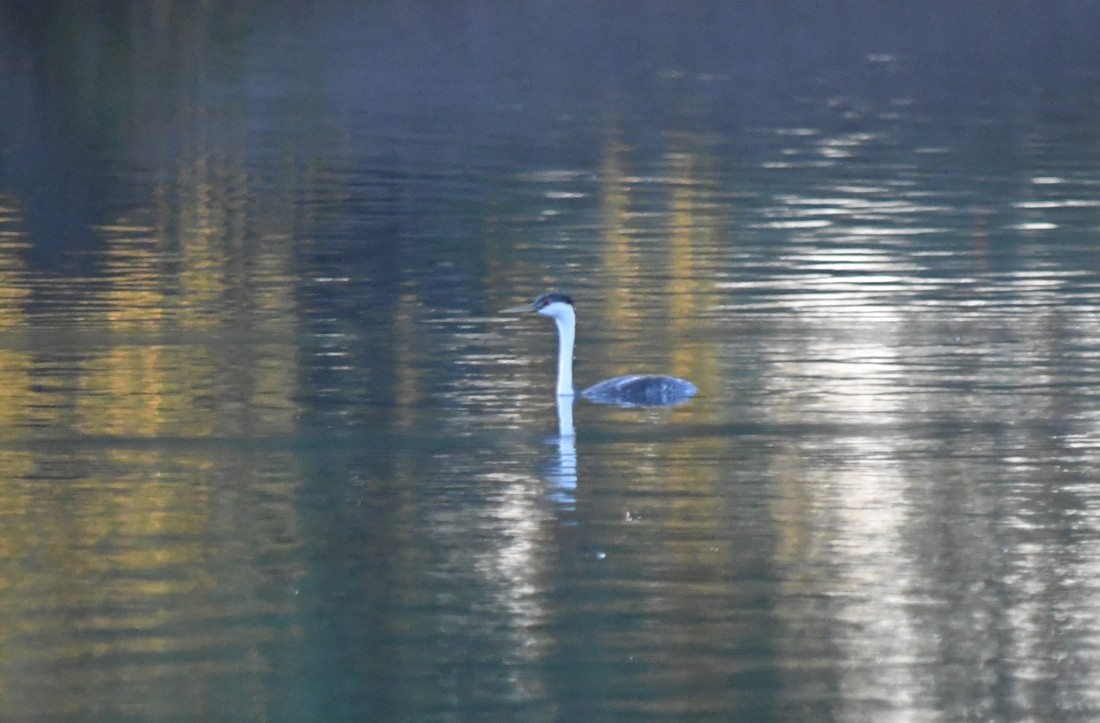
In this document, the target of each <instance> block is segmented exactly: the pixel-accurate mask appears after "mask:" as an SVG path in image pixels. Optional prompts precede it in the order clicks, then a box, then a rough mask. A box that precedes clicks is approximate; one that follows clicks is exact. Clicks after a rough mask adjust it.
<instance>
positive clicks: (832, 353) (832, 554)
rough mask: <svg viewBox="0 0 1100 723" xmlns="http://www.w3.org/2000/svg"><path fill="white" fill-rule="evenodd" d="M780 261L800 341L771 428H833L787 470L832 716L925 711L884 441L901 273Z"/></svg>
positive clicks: (901, 487) (842, 258) (894, 482)
mask: <svg viewBox="0 0 1100 723" xmlns="http://www.w3.org/2000/svg"><path fill="white" fill-rule="evenodd" d="M787 262H788V263H790V264H791V265H792V266H793V267H794V269H793V270H792V271H793V272H794V273H792V278H797V280H798V285H799V288H797V289H795V288H792V290H791V294H790V302H789V303H790V304H791V307H792V309H793V310H794V312H795V313H796V314H797V315H798V321H797V322H796V323H797V324H798V325H799V326H802V327H805V332H804V333H802V334H800V335H797V336H793V337H792V338H791V341H790V348H789V349H780V350H778V351H777V353H778V354H779V357H778V358H777V359H775V362H774V363H775V368H774V371H773V372H772V377H773V379H775V380H776V381H775V384H776V385H777V386H778V387H779V388H778V389H777V390H776V392H777V394H776V397H777V398H778V399H780V401H778V402H777V403H776V404H775V406H774V409H775V413H776V414H777V415H778V416H779V417H780V420H779V422H780V424H784V423H789V424H795V425H797V424H802V423H805V422H806V421H808V420H809V421H813V422H818V423H821V424H824V425H833V424H835V425H837V426H836V431H835V433H833V434H832V435H829V436H828V438H827V439H825V440H819V441H817V442H814V443H813V444H815V445H818V444H820V445H826V446H828V447H829V449H828V451H827V453H826V454H825V455H824V456H822V449H821V448H815V449H802V450H797V449H795V451H794V452H793V453H794V454H798V455H800V457H801V458H803V460H804V463H800V464H796V465H793V466H792V468H795V469H805V468H810V469H812V470H813V471H812V472H809V473H807V474H806V476H805V477H804V478H802V479H801V480H800V481H798V482H797V483H795V487H796V489H794V490H793V491H792V494H793V495H797V496H803V497H808V498H810V501H809V503H808V504H807V505H805V506H803V507H801V509H802V512H801V513H800V514H801V515H804V516H805V517H807V518H808V519H801V520H799V521H798V522H797V523H796V524H800V525H806V526H807V528H808V529H810V530H812V532H810V533H809V534H810V535H812V536H814V537H815V538H816V542H815V544H814V545H812V549H814V550H817V551H819V552H818V553H817V554H819V555H820V556H821V559H820V560H818V563H819V564H818V565H815V569H818V570H820V571H821V572H820V574H821V578H820V579H817V580H815V581H814V582H812V583H811V585H814V586H819V590H818V591H817V592H818V593H819V594H823V595H825V596H826V597H827V598H828V599H829V600H830V601H831V604H830V610H831V614H830V618H831V622H830V623H829V628H830V630H829V632H828V634H829V636H830V638H831V639H832V640H833V644H834V645H835V646H837V649H838V651H839V653H840V656H841V659H842V661H843V662H842V663H841V664H840V666H839V672H840V675H841V677H842V680H841V681H840V683H839V689H840V690H841V691H842V702H843V704H844V705H845V706H847V707H850V711H849V712H850V713H851V714H852V715H841V716H840V717H841V718H850V717H852V718H858V717H859V716H860V715H861V714H863V713H865V712H866V711H867V710H868V709H869V706H870V707H871V708H876V707H880V708H885V709H887V710H891V711H894V712H902V711H904V712H906V713H907V714H913V713H919V712H920V711H922V710H923V711H924V712H929V711H928V708H927V707H928V706H929V705H930V701H933V700H934V699H935V698H934V691H932V690H930V685H931V682H930V681H929V679H928V676H927V675H925V674H924V673H922V672H921V665H922V661H927V660H929V659H934V658H935V656H936V655H937V651H936V649H935V645H936V643H935V641H934V640H932V639H930V638H929V636H926V635H923V634H922V633H921V630H920V624H919V620H917V619H916V618H915V617H914V614H913V610H912V608H913V604H912V603H913V600H912V594H913V591H914V590H919V589H923V588H924V587H925V586H924V585H922V582H921V581H920V580H919V579H918V578H919V576H920V570H921V569H922V568H921V565H919V564H917V562H918V561H916V560H914V559H913V556H912V552H911V550H910V549H909V545H908V544H907V543H906V541H905V539H904V538H903V535H904V532H905V530H906V529H908V528H910V527H911V526H912V525H913V521H912V519H911V518H912V516H913V511H912V508H911V505H910V504H907V502H906V499H907V494H908V485H909V481H908V480H907V479H906V477H905V475H904V472H903V470H902V469H901V468H900V467H899V465H898V463H897V460H898V458H899V450H898V448H897V445H898V442H897V437H896V436H895V435H894V434H891V433H890V432H889V431H888V430H890V429H891V428H897V427H898V426H899V425H898V422H899V421H900V419H901V418H902V415H903V414H904V406H903V404H902V401H903V399H904V394H903V390H902V389H900V388H899V387H900V383H901V380H902V379H903V378H904V375H905V368H904V364H903V361H904V360H902V359H900V358H899V356H898V349H899V348H900V347H901V345H902V339H901V336H902V334H903V320H904V318H905V317H904V309H902V308H900V306H899V304H900V303H902V301H903V300H904V299H906V298H907V296H906V295H905V294H904V293H883V289H884V287H886V288H887V289H889V288H895V290H900V289H901V287H902V286H903V280H904V278H906V271H908V270H910V269H907V268H906V266H905V264H902V263H899V262H898V261H897V260H895V259H894V258H891V257H890V256H889V255H887V254H886V253H883V252H879V251H874V250H859V251H853V250H852V249H850V248H848V249H837V250H836V251H835V252H834V251H831V250H829V249H815V250H814V251H812V252H810V253H805V252H804V251H803V252H802V253H801V254H799V255H798V256H797V258H791V259H789V260H787ZM807 269H810V270H813V271H814V272H817V271H820V270H823V269H827V270H828V271H829V272H830V273H814V274H812V276H811V278H810V280H809V281H808V280H807V276H806V275H803V274H799V273H797V272H799V271H805V270H807ZM823 299H824V300H826V302H827V304H828V308H827V310H822V309H821V306H820V304H821V303H822V300H823ZM799 300H803V301H804V303H800V301H799ZM864 429H871V430H874V431H872V432H860V431H859V430H864ZM804 444H805V443H804ZM805 460H812V461H810V462H805ZM821 460H826V462H824V463H823V462H822V461H821ZM823 464H824V468H823V466H822V465H823ZM786 514H787V513H786V512H784V511H782V510H779V511H778V515H779V516H780V517H781V518H782V517H784V516H786ZM784 524H791V522H790V521H789V520H788V521H786V522H785V523H784ZM791 584H792V585H797V586H803V585H805V584H806V581H805V580H799V581H796V582H792V583H791ZM790 597H791V599H797V598H798V595H797V594H792V595H791V596H790ZM795 615H798V613H795Z"/></svg>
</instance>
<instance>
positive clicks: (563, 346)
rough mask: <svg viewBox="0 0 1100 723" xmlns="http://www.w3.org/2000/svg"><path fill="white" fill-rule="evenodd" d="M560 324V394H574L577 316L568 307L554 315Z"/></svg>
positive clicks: (556, 321)
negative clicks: (574, 352)
mask: <svg viewBox="0 0 1100 723" xmlns="http://www.w3.org/2000/svg"><path fill="white" fill-rule="evenodd" d="M554 323H556V324H557V325H558V396H559V397H571V396H573V341H574V337H575V336H576V333H577V316H576V314H574V313H573V308H572V307H568V308H567V309H565V310H564V311H563V312H562V313H561V314H560V315H558V316H555V317H554Z"/></svg>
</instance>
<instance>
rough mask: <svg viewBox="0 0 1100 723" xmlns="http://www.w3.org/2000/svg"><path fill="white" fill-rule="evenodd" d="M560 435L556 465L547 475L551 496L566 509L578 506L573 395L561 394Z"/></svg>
mask: <svg viewBox="0 0 1100 723" xmlns="http://www.w3.org/2000/svg"><path fill="white" fill-rule="evenodd" d="M557 400H558V436H557V437H556V438H555V439H553V440H552V441H553V444H554V445H555V446H556V447H557V448H558V454H557V459H555V460H554V462H555V466H554V468H553V469H551V470H550V473H549V474H548V475H547V481H548V482H550V485H551V490H550V497H551V499H553V500H554V502H555V503H557V504H558V506H559V507H561V508H562V509H565V510H570V511H572V510H575V509H576V508H577V496H576V495H577V435H576V433H575V431H574V429H573V395H572V394H569V395H564V396H559V397H558V398H557Z"/></svg>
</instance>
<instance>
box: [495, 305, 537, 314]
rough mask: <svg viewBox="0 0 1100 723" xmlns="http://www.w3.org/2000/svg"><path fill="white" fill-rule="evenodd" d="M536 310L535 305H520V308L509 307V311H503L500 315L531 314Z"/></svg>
mask: <svg viewBox="0 0 1100 723" xmlns="http://www.w3.org/2000/svg"><path fill="white" fill-rule="evenodd" d="M534 310H535V305H534V304H520V305H519V306H509V307H508V308H507V309H501V310H500V311H499V312H497V313H499V314H524V313H530V312H533V311H534Z"/></svg>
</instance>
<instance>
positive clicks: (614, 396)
mask: <svg viewBox="0 0 1100 723" xmlns="http://www.w3.org/2000/svg"><path fill="white" fill-rule="evenodd" d="M517 312H534V313H536V314H541V315H542V316H549V317H550V318H551V319H553V320H554V322H555V323H556V324H557V326H558V396H559V397H571V396H573V341H574V339H575V337H576V331H577V315H576V312H575V311H574V310H573V300H572V299H570V298H569V297H568V296H566V295H565V294H560V293H558V292H556V291H551V292H550V293H548V294H542V295H540V296H539V297H538V298H536V299H535V300H534V301H532V302H531V303H530V304H523V305H522V306H513V307H512V308H510V309H504V310H503V311H502V312H501V313H517ZM697 391H698V390H697V389H696V388H695V385H694V384H692V383H691V382H688V381H684V380H683V379H677V378H676V377H663V376H657V375H653V374H628V375H627V376H622V377H615V378H614V379H607V380H605V381H602V382H600V383H599V384H595V385H593V386H591V387H589V388H588V389H585V390H584V391H582V392H581V396H582V397H584V398H585V399H588V400H589V401H593V402H597V403H599V404H618V405H619V406H623V407H641V406H668V405H671V404H679V403H680V402H683V401H686V400H687V399H689V398H690V397H692V396H693V395H694V394H695V393H696V392H697Z"/></svg>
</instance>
